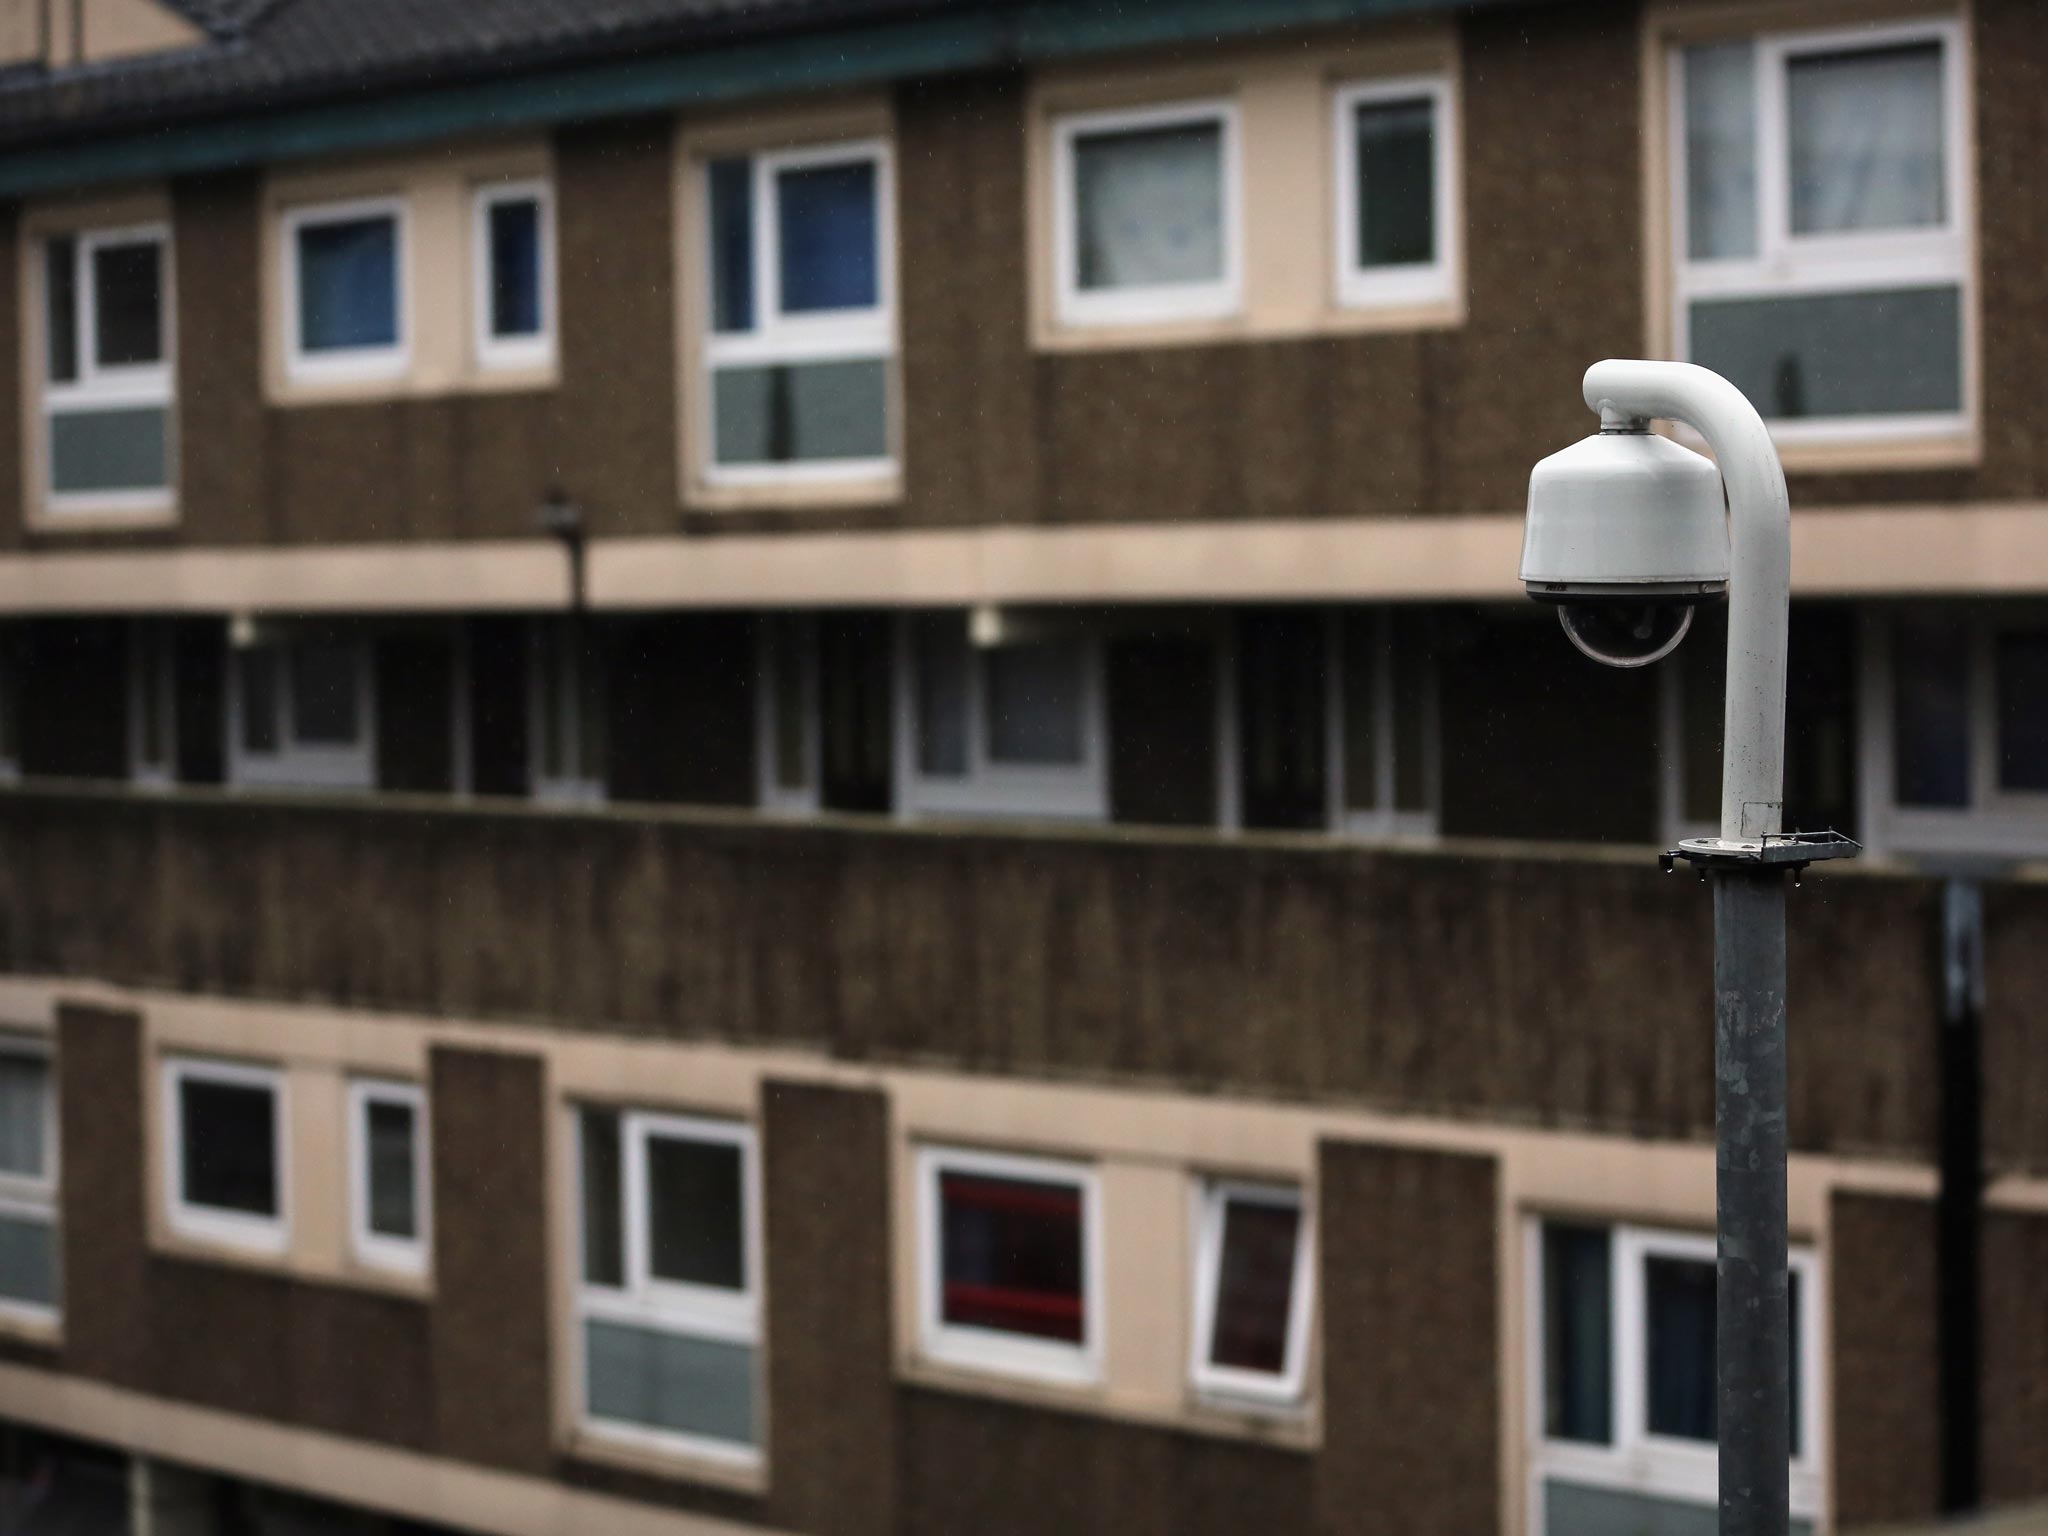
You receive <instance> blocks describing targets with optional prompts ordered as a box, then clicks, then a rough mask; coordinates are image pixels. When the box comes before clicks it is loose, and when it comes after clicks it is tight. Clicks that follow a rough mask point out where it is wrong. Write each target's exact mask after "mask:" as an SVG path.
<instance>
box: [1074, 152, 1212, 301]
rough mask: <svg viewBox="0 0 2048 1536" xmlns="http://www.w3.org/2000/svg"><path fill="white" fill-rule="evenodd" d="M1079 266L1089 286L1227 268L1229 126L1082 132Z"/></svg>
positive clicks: (1077, 163)
mask: <svg viewBox="0 0 2048 1536" xmlns="http://www.w3.org/2000/svg"><path fill="white" fill-rule="evenodd" d="M1073 154H1074V239H1075V242H1076V244H1075V250H1074V271H1075V274H1076V278H1077V281H1078V283H1079V285H1080V287H1082V288H1083V289H1110V288H1133V287H1140V288H1142V287H1149V286H1153V285H1156V284H1165V283H1204V282H1214V281H1216V280H1218V279H1220V278H1221V277H1222V276H1223V240H1224V231H1223V126H1222V124H1220V123H1191V124H1187V125H1185V126H1182V127H1176V128H1145V129H1139V130H1136V131H1126V132H1110V133H1088V134H1082V135H1080V136H1078V137H1077V138H1076V139H1075V140H1074V147H1073Z"/></svg>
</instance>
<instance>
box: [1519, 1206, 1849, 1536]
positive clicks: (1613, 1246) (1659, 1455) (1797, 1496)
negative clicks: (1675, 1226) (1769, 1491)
mask: <svg viewBox="0 0 2048 1536" xmlns="http://www.w3.org/2000/svg"><path fill="white" fill-rule="evenodd" d="M1550 1219H1551V1218H1546V1217H1543V1216H1531V1217H1530V1218H1529V1219H1528V1220H1527V1221H1526V1223H1525V1224H1524V1243H1525V1246H1524V1249H1523V1272H1524V1274H1526V1275H1527V1277H1528V1298H1529V1311H1528V1313H1527V1327H1526V1328H1525V1329H1524V1332H1525V1334H1526V1336H1527V1340H1528V1370H1527V1376H1528V1388H1527V1393H1526V1396H1525V1398H1524V1412H1525V1413H1526V1414H1527V1416H1528V1445H1529V1457H1528V1475H1529V1488H1528V1492H1529V1530H1530V1532H1531V1533H1532V1536H1546V1533H1545V1531H1544V1525H1543V1513H1544V1499H1543V1487H1544V1484H1545V1482H1547V1481H1549V1480H1552V1479H1555V1480H1557V1481H1561V1482H1568V1483H1575V1484H1579V1485H1581V1486H1584V1487H1588V1488H1600V1489H1606V1490H1611V1491H1613V1492H1617V1493H1628V1494H1637V1495H1641V1496H1643V1497H1646V1498H1653V1499H1664V1500H1668V1501H1671V1502H1675V1503H1684V1504H1694V1505H1703V1506H1705V1507H1706V1508H1708V1509H1712V1508H1714V1507H1715V1505H1716V1503H1717V1501H1718V1499H1719V1481H1718V1480H1719V1465H1720V1456H1719V1452H1718V1451H1717V1450H1716V1449H1715V1447H1713V1446H1710V1445H1702V1444H1700V1443H1699V1442H1698V1441H1694V1440H1685V1439H1679V1438H1677V1437H1674V1436H1669V1435H1654V1434H1651V1433H1650V1431H1649V1428H1648V1421H1649V1399H1648V1386H1647V1375H1648V1371H1649V1356H1648V1350H1647V1348H1646V1347H1645V1339H1646V1337H1647V1335H1646V1333H1645V1329H1646V1327H1647V1325H1648V1310H1647V1307H1648V1302H1647V1290H1648V1287H1647V1283H1646V1280H1645V1275H1644V1262H1645V1260H1647V1259H1650V1258H1653V1257H1655V1258H1674V1259H1685V1260H1691V1261H1695V1262H1702V1263H1705V1264H1708V1265H1712V1264H1714V1262H1715V1242H1714V1238H1713V1237H1712V1236H1710V1235H1708V1234H1704V1233H1692V1232H1677V1231H1671V1230H1668V1229H1664V1228H1654V1227H1641V1226H1631V1225H1628V1224H1626V1223H1619V1222H1605V1221H1599V1220H1596V1219H1591V1218H1581V1217H1576V1216H1560V1217H1557V1218H1555V1219H1556V1220H1558V1221H1560V1222H1562V1223H1563V1224H1565V1225H1569V1226H1581V1227H1589V1228H1600V1229H1603V1230H1605V1231H1606V1232H1607V1233H1608V1234H1609V1241H1608V1263H1609V1266H1610V1267H1609V1274H1608V1296H1609V1302H1610V1308H1611V1318H1610V1321H1611V1326H1612V1330H1613V1332H1612V1337H1611V1341H1610V1346H1609V1361H1610V1365H1611V1369H1612V1370H1613V1372H1614V1379H1613V1381H1612V1383H1611V1384H1610V1392H1611V1395H1610V1399H1609V1401H1610V1403H1611V1405H1612V1412H1613V1433H1614V1439H1613V1442H1612V1443H1611V1444H1608V1445H1589V1444H1586V1443H1583V1442H1580V1441H1575V1440H1553V1439H1550V1438H1549V1436H1548V1435H1547V1434H1546V1432H1545V1431H1546V1426H1545V1422H1544V1419H1545V1412H1544V1390H1545V1389H1544V1383H1545V1375H1544V1370H1545V1365H1546V1362H1545V1360H1544V1358H1543V1335H1544V1327H1543V1319H1544V1316H1545V1312H1544V1307H1545V1303H1546V1298H1545V1296H1544V1268H1543V1229H1544V1227H1545V1225H1546V1224H1547V1222H1548V1220H1550ZM1788 1262H1789V1267H1790V1271H1791V1273H1793V1274H1796V1275H1797V1276H1798V1277H1799V1299H1800V1318H1799V1379H1800V1403H1799V1410H1800V1418H1799V1454H1798V1455H1797V1456H1795V1457H1793V1458H1792V1461H1791V1466H1790V1478H1791V1500H1792V1518H1793V1519H1795V1520H1804V1521H1809V1522H1811V1523H1813V1525H1814V1526H1815V1527H1816V1528H1817V1529H1818V1528H1820V1527H1821V1526H1823V1525H1824V1523H1825V1516H1824V1510H1825V1506H1826V1478H1825V1475H1824V1468H1825V1466H1826V1457H1825V1455H1824V1454H1823V1450H1824V1447H1823V1444H1822V1437H1823V1435H1824V1434H1825V1426H1826V1420H1827V1415H1826V1414H1825V1413H1824V1412H1823V1411H1822V1401H1823V1399H1824V1398H1825V1396H1826V1395H1827V1393H1826V1386H1827V1383H1826V1380H1825V1378H1824V1377H1823V1375H1822V1366H1823V1352H1822V1349H1821V1332H1822V1329H1823V1327H1824V1326H1825V1320H1826V1307H1825V1304H1824V1301H1823V1298H1822V1296H1821V1279H1822V1276H1821V1265H1820V1260H1819V1258H1818V1257H1817V1256H1816V1254H1815V1253H1814V1252H1813V1250H1812V1249H1811V1248H1808V1247H1805V1246H1801V1245H1794V1246H1793V1247H1792V1249H1791V1250H1790V1253H1789V1256H1788ZM1547 1536H1568V1533H1564V1532H1555V1531H1553V1532H1549V1533H1547Z"/></svg>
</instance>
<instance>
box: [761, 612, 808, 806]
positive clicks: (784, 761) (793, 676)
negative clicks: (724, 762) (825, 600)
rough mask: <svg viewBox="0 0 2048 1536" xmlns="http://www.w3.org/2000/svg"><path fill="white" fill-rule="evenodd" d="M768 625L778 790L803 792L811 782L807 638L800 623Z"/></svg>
mask: <svg viewBox="0 0 2048 1536" xmlns="http://www.w3.org/2000/svg"><path fill="white" fill-rule="evenodd" d="M768 623H769V626H770V628H769V638H768V657H769V678H768V685H769V688H770V690H771V699H770V719H771V721H772V729H773V732H774V741H773V743H772V745H773V753H774V759H775V787H776V788H777V789H790V790H800V789H803V788H805V787H807V786H808V785H809V784H810V781H811V759H810V729H811V722H810V710H809V708H808V705H809V700H808V699H807V698H806V697H805V692H804V652H805V650H806V649H807V647H806V644H805V642H806V640H807V639H808V635H807V633H806V631H805V629H804V626H803V625H802V624H801V623H800V622H799V621H798V620H796V619H793V618H789V617H787V616H783V617H776V618H771V619H769V620H768Z"/></svg>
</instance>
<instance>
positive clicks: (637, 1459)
mask: <svg viewBox="0 0 2048 1536" xmlns="http://www.w3.org/2000/svg"><path fill="white" fill-rule="evenodd" d="M562 1453H563V1454H564V1455H565V1456H568V1457H570V1458H572V1459H574V1460H576V1461H581V1462H587V1463H590V1464H592V1465H595V1466H603V1467H611V1468H614V1469H615V1470H617V1471H620V1472H636V1473H639V1474H641V1475H642V1476H645V1477H658V1478H661V1479H663V1480H665V1481H668V1482H687V1483H697V1484H701V1485H703V1486H705V1487H711V1488H721V1489H724V1490H726V1491H727V1492H730V1493H744V1494H756V1495H759V1494H765V1493H766V1492H767V1491H768V1464H767V1459H766V1458H765V1457H763V1458H762V1459H761V1460H760V1461H759V1462H757V1463H756V1464H755V1465H753V1466H750V1467H748V1466H738V1465H735V1464H733V1463H730V1462H722V1461H713V1460H710V1459H708V1458H705V1457H701V1456H692V1455H690V1454H689V1453H688V1452H686V1451H680V1450H678V1451H660V1450H655V1449H653V1448H652V1447H650V1446H645V1445H637V1444H630V1443H628V1442H626V1441H623V1440H618V1439H614V1438H612V1437H611V1436H609V1435H607V1434H605V1433H604V1431H603V1430H598V1429H591V1428H589V1427H587V1426H585V1425H580V1424H579V1425H577V1426H576V1427H575V1428H573V1429H571V1430H570V1431H569V1433H568V1436H567V1437H566V1439H565V1440H564V1441H563V1443H562Z"/></svg>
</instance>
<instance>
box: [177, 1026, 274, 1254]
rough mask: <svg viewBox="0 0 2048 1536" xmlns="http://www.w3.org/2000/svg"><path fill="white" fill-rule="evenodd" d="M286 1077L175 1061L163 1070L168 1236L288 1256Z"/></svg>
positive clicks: (243, 1067) (212, 1063) (220, 1064)
mask: <svg viewBox="0 0 2048 1536" xmlns="http://www.w3.org/2000/svg"><path fill="white" fill-rule="evenodd" d="M284 1094H285V1090H284V1077H283V1074H281V1073H280V1072H278V1071H276V1070H275V1069H274V1068H270V1067H257V1066H248V1065H244V1064H240V1063H231V1062H224V1061H199V1060H193V1059H189V1058H175V1059H172V1060H170V1061H167V1062H165V1064H164V1131H165V1135H166V1137H167V1138H168V1148H169V1150H168V1154H167V1155H166V1157H165V1158H164V1173H165V1178H166V1180H167V1197H166V1199H165V1202H164V1205H165V1209H166V1212H167V1213H168V1215H169V1217H170V1223H171V1227H172V1230H174V1231H176V1232H178V1233H180V1234H181V1235H183V1236H186V1237H192V1238H198V1239H200V1240H202V1241H206V1242H213V1243H224V1244H227V1245H229V1246H231V1247H236V1248H248V1249H253V1250H256V1251H258V1252H263V1253H282V1252H284V1250H285V1244H286V1238H287V1231H288V1218H287V1199H288V1197H287V1193H286V1192H287V1190H288V1189H289V1187H290V1178H289V1174H288V1171H287V1165H286V1151H285V1109H284V1104H285V1096H284Z"/></svg>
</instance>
